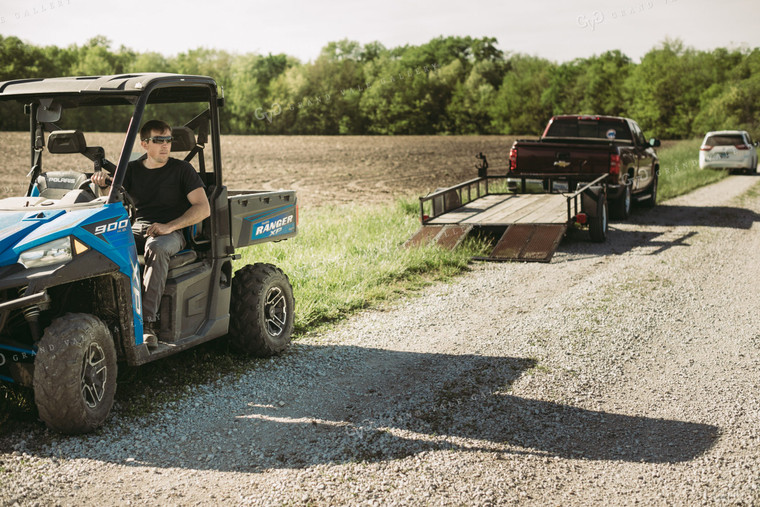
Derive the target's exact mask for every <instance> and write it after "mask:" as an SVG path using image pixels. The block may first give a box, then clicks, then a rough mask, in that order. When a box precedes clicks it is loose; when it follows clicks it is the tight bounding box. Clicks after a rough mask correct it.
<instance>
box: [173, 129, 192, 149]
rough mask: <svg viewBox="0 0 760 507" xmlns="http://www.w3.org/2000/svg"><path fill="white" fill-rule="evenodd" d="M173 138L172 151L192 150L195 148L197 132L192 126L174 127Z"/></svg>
mask: <svg viewBox="0 0 760 507" xmlns="http://www.w3.org/2000/svg"><path fill="white" fill-rule="evenodd" d="M172 138H173V139H172V151H190V150H192V149H193V148H195V134H194V133H193V130H192V129H191V128H190V127H173V128H172Z"/></svg>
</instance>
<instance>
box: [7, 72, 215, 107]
mask: <svg viewBox="0 0 760 507" xmlns="http://www.w3.org/2000/svg"><path fill="white" fill-rule="evenodd" d="M216 89H217V85H216V82H215V81H214V80H213V79H212V78H210V77H207V76H193V75H184V74H164V73H145V74H118V75H113V76H72V77H56V78H47V79H42V78H39V79H16V80H13V81H4V82H0V100H17V101H21V102H24V101H26V102H28V101H30V100H32V101H34V100H36V99H39V98H40V97H53V98H55V100H56V102H58V103H60V104H61V105H63V106H66V105H69V106H74V105H118V104H133V103H134V102H135V100H136V98H137V97H139V96H140V95H142V94H144V93H146V92H151V93H150V96H149V99H148V103H171V102H204V101H208V100H209V98H210V97H211V94H210V90H213V91H214V92H216ZM214 95H215V93H214Z"/></svg>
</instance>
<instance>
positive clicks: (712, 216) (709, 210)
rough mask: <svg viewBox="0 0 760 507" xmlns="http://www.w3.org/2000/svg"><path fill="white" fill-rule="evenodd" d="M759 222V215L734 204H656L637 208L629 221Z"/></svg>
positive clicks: (746, 224)
mask: <svg viewBox="0 0 760 507" xmlns="http://www.w3.org/2000/svg"><path fill="white" fill-rule="evenodd" d="M755 222H760V215H759V214H757V213H755V212H754V211H752V210H749V209H746V208H737V207H734V206H677V205H670V204H658V205H657V206H656V207H654V208H653V209H649V210H637V211H634V213H633V214H632V215H631V217H630V223H632V224H636V225H656V226H678V227H689V226H695V227H696V226H700V227H724V228H731V229H749V228H751V227H752V224H754V223H755Z"/></svg>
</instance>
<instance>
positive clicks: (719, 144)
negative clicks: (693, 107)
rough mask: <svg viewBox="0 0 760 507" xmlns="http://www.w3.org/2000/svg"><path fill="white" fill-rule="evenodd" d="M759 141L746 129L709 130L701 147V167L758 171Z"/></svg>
mask: <svg viewBox="0 0 760 507" xmlns="http://www.w3.org/2000/svg"><path fill="white" fill-rule="evenodd" d="M755 146H757V142H755V141H752V138H751V137H750V135H749V134H748V133H747V131H745V130H720V131H716V132H708V133H707V135H706V136H705V140H704V141H702V146H701V147H700V148H699V168H700V169H706V168H710V169H743V170H744V171H746V172H749V173H755V172H757V150H755Z"/></svg>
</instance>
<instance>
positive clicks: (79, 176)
mask: <svg viewBox="0 0 760 507" xmlns="http://www.w3.org/2000/svg"><path fill="white" fill-rule="evenodd" d="M87 179H88V176H87V174H85V173H80V172H77V171H51V172H47V173H42V174H40V175H39V176H38V177H37V190H38V191H39V193H40V197H45V198H47V199H61V198H63V196H65V195H66V194H68V193H69V192H71V191H72V190H77V189H78V188H79V186H80V185H82V183H84V182H85V181H87ZM90 199H92V197H89V198H87V199H85V198H84V195H83V197H81V198H79V197H78V198H77V199H76V200H75V201H74V202H84V201H88V200H90Z"/></svg>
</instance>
